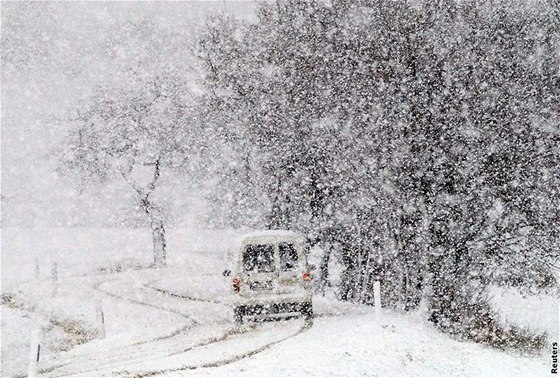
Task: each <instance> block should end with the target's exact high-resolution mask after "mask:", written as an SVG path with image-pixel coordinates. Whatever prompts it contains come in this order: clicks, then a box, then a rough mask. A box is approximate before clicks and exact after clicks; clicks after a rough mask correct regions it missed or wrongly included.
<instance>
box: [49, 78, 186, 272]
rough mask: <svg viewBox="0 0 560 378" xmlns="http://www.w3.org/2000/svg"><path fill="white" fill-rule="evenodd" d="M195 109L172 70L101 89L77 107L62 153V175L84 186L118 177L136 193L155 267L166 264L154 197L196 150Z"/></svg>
mask: <svg viewBox="0 0 560 378" xmlns="http://www.w3.org/2000/svg"><path fill="white" fill-rule="evenodd" d="M193 109H194V107H193V97H192V96H191V95H190V91H189V88H188V85H187V81H186V80H185V78H184V77H183V76H181V75H177V74H175V73H174V72H172V71H167V72H165V73H159V74H156V75H139V76H138V77H137V79H136V80H135V81H133V82H127V83H126V84H125V85H121V86H120V87H119V88H113V87H112V88H98V89H97V90H96V91H95V93H94V95H93V96H92V97H91V98H90V99H89V101H87V103H85V104H83V106H80V107H79V108H77V109H76V113H77V116H76V117H75V118H73V120H72V121H73V123H74V124H75V128H73V129H71V131H70V134H69V138H68V143H67V144H66V146H64V148H63V151H62V156H61V165H60V171H61V172H63V173H70V174H76V175H77V176H78V177H79V178H80V179H81V181H82V184H83V185H85V187H88V186H90V185H92V184H94V183H107V182H108V181H111V180H113V179H118V178H120V179H122V180H124V181H125V182H126V183H127V184H128V185H129V186H130V188H131V189H132V190H133V191H134V193H136V195H137V199H138V205H139V207H140V209H141V210H142V212H143V213H144V214H145V215H146V219H147V221H148V222H149V224H150V226H151V229H152V236H153V245H154V265H155V266H157V267H160V266H165V265H166V242H165V227H164V221H165V219H164V214H163V211H162V208H161V207H160V206H158V205H157V204H156V203H155V202H154V200H153V199H152V194H153V193H154V191H155V190H156V189H157V188H158V185H159V183H160V177H161V175H162V171H163V170H165V169H170V170H171V169H181V168H182V167H184V166H185V163H186V162H187V159H188V156H189V153H190V152H192V142H193V140H194V134H195V133H194V128H195V123H194V122H193V119H195V117H194V116H193ZM146 176H148V177H149V178H148V179H146Z"/></svg>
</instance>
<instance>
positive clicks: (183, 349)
mask: <svg viewBox="0 0 560 378" xmlns="http://www.w3.org/2000/svg"><path fill="white" fill-rule="evenodd" d="M112 281H115V280H106V281H102V282H98V283H96V284H95V285H94V286H93V288H94V289H95V290H96V291H99V292H101V293H103V294H105V295H107V296H110V297H112V298H115V299H119V300H122V301H126V302H129V303H133V304H138V305H143V306H147V307H151V308H155V309H157V310H160V311H165V312H169V313H172V314H175V315H178V316H181V317H183V318H185V319H188V320H190V321H191V323H190V324H189V325H187V326H185V327H181V328H179V329H176V330H174V331H173V332H172V333H171V334H167V335H164V336H160V337H156V338H152V339H149V340H143V341H141V342H137V343H133V344H129V345H127V346H125V347H124V348H131V347H135V348H134V349H133V350H130V351H126V350H122V351H121V352H117V353H116V354H115V352H111V351H108V352H104V353H106V354H109V355H110V357H109V358H103V356H99V355H98V356H95V357H97V358H94V359H92V357H94V356H91V355H86V356H84V358H82V359H77V360H76V359H74V360H72V361H69V362H68V363H66V364H62V365H55V366H54V367H50V368H47V369H43V370H41V373H43V374H48V373H51V372H54V373H57V372H56V370H58V369H60V368H64V367H65V366H70V365H73V364H76V363H78V364H79V363H80V362H85V363H86V366H82V367H81V368H80V367H79V365H78V366H76V367H77V368H78V371H76V370H75V369H72V370H71V371H62V372H58V373H62V374H59V376H63V375H78V376H79V375H83V374H87V373H90V374H91V373H93V372H101V371H105V372H111V370H112V369H116V368H118V367H119V366H122V365H127V364H137V363H145V362H146V361H157V360H159V359H162V358H167V357H172V356H176V355H180V354H184V353H188V352H190V351H193V350H195V349H197V348H202V347H206V346H212V345H214V344H217V343H220V342H224V341H226V340H227V339H228V338H229V337H231V336H234V335H240V334H245V333H248V332H249V331H254V330H256V328H257V327H256V325H255V324H249V325H248V327H246V328H242V329H239V328H238V327H237V326H236V327H231V328H226V329H224V330H220V332H219V334H218V335H215V336H212V337H210V338H205V339H203V340H201V341H199V342H197V343H195V344H194V345H190V346H185V340H184V339H183V338H181V339H179V340H177V341H175V342H170V341H171V340H170V339H172V338H173V337H178V336H185V337H187V336H189V335H188V334H187V332H188V331H194V330H196V329H198V330H201V329H202V328H203V327H202V324H201V321H200V320H198V319H194V318H193V317H192V315H191V314H185V313H183V312H181V311H178V310H176V309H173V308H169V307H168V306H159V305H156V304H153V303H147V302H144V301H142V300H140V299H138V298H137V297H135V298H129V297H126V296H123V295H119V294H115V293H114V292H111V291H108V290H104V289H102V288H101V286H102V285H105V284H107V283H109V282H112ZM156 281H158V280H153V281H150V282H148V283H147V284H144V285H142V288H145V289H149V290H151V291H154V292H158V293H160V294H161V295H163V296H164V298H168V297H173V298H177V299H182V300H187V301H196V302H206V303H211V304H221V305H224V306H226V305H225V304H223V303H221V302H216V301H211V300H204V299H199V298H192V297H188V296H184V295H179V294H176V293H171V292H168V291H166V290H164V289H161V288H157V287H155V286H153V283H154V282H156ZM183 304H184V303H183ZM217 324H220V323H210V324H208V325H206V327H215V326H216V325H217ZM195 326H197V327H196V328H195ZM308 328H309V326H308V325H307V324H305V325H304V326H302V327H300V328H299V329H298V330H297V331H296V332H295V333H293V334H291V335H289V336H287V337H283V338H281V339H279V340H274V341H272V342H268V343H266V344H264V345H261V346H259V347H258V348H252V349H250V350H248V351H245V352H243V353H237V354H235V355H233V356H230V357H228V358H226V359H220V360H215V361H210V362H205V363H202V364H195V365H184V366H179V367H175V368H169V369H160V370H148V371H142V370H139V371H138V372H137V373H131V372H134V370H122V371H120V372H113V374H118V375H128V376H129V375H134V376H138V377H148V376H153V375H157V374H164V373H169V372H174V371H181V370H194V369H199V368H211V367H218V366H223V365H226V364H229V363H233V362H237V361H240V360H242V359H245V358H248V357H251V356H254V355H256V354H258V353H261V352H263V351H265V350H267V349H269V348H271V347H273V346H274V345H276V344H278V343H280V342H283V341H285V340H287V339H289V338H292V337H295V336H297V335H299V334H301V333H302V332H304V331H306V330H307V329H308ZM158 343H160V344H161V345H157V344H158ZM142 345H143V346H145V347H143V348H138V346H142ZM156 346H157V347H156ZM154 347H156V348H154ZM170 348H172V351H170ZM131 357H132V358H131ZM80 360H81V361H80ZM87 365H95V367H92V368H89V367H88V366H87ZM100 365H101V366H100Z"/></svg>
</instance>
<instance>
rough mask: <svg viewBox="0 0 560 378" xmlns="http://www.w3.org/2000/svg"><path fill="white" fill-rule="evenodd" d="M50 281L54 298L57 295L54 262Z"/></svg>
mask: <svg viewBox="0 0 560 378" xmlns="http://www.w3.org/2000/svg"><path fill="white" fill-rule="evenodd" d="M51 281H52V296H53V297H56V295H57V294H58V265H57V263H56V262H53V263H52V266H51Z"/></svg>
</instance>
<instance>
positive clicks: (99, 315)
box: [95, 299, 105, 339]
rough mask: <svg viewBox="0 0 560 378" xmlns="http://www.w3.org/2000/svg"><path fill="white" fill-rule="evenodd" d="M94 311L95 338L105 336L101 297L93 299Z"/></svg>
mask: <svg viewBox="0 0 560 378" xmlns="http://www.w3.org/2000/svg"><path fill="white" fill-rule="evenodd" d="M95 312H96V314H97V338H98V339H104V338H105V314H103V302H102V301H101V299H97V300H96V301H95Z"/></svg>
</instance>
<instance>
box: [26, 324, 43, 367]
mask: <svg viewBox="0 0 560 378" xmlns="http://www.w3.org/2000/svg"><path fill="white" fill-rule="evenodd" d="M40 355H41V326H40V325H38V326H37V327H36V328H35V330H33V332H32V333H31V337H30V340H29V368H28V370H27V376H28V377H37V376H39V369H38V363H39V358H40Z"/></svg>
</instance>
